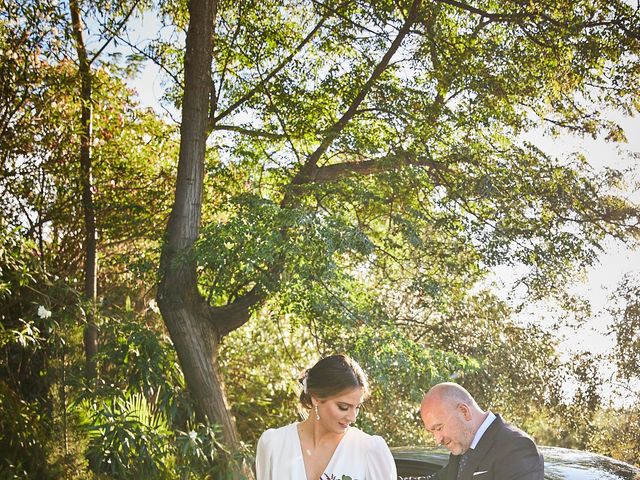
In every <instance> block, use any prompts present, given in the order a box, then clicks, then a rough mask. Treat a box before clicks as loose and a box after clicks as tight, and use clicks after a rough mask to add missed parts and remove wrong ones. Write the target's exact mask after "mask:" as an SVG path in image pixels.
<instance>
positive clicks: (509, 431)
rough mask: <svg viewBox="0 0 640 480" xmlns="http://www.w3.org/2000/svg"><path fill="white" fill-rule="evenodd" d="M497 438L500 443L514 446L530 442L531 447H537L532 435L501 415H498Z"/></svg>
mask: <svg viewBox="0 0 640 480" xmlns="http://www.w3.org/2000/svg"><path fill="white" fill-rule="evenodd" d="M496 420H498V421H497V422H496V423H497V425H496V426H497V427H498V431H497V439H498V441H499V442H500V443H507V444H510V445H512V446H514V447H515V446H523V445H526V444H529V445H530V447H532V448H535V449H537V446H536V443H535V441H534V440H533V438H531V436H530V435H529V434H528V433H527V432H525V431H524V430H522V429H521V428H518V427H517V426H515V425H513V424H512V423H508V422H505V421H504V420H503V419H502V418H501V417H500V416H497V418H496Z"/></svg>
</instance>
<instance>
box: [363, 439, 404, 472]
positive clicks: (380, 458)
mask: <svg viewBox="0 0 640 480" xmlns="http://www.w3.org/2000/svg"><path fill="white" fill-rule="evenodd" d="M367 457H368V458H367V478H366V480H397V478H398V473H397V471H396V464H395V462H394V461H393V457H392V456H391V451H390V450H389V447H388V446H387V442H385V441H384V439H383V438H382V437H380V436H378V435H374V436H372V437H371V445H370V447H369V451H368V455H367Z"/></svg>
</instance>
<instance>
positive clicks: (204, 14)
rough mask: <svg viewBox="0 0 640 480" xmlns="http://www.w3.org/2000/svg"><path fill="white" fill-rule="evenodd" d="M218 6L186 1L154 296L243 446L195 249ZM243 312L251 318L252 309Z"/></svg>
mask: <svg viewBox="0 0 640 480" xmlns="http://www.w3.org/2000/svg"><path fill="white" fill-rule="evenodd" d="M216 9H217V1H216V0H190V1H189V28H188V31H187V39H186V40H187V41H186V53H185V69H184V85H185V87H184V96H183V104H182V124H181V127H180V156H179V160H178V176H177V180H176V192H175V202H174V205H173V209H172V211H171V215H170V217H169V222H168V224H167V230H166V237H165V245H164V248H163V251H162V257H161V259H160V283H159V286H158V295H157V300H158V306H159V307H160V311H161V312H162V317H163V319H164V322H165V324H166V326H167V329H168V330H169V334H170V335H171V339H172V340H173V343H174V346H175V349H176V352H177V354H178V358H179V360H180V365H181V367H182V371H183V373H184V376H185V380H186V383H187V388H188V389H189V392H190V394H191V396H192V398H193V400H194V402H195V404H196V412H197V414H198V416H199V417H200V418H201V419H205V418H206V419H208V420H209V421H212V422H215V423H218V424H219V425H220V426H221V427H222V432H223V437H224V441H225V443H226V444H227V445H228V446H229V447H231V448H232V449H234V448H236V447H238V446H239V443H240V442H239V436H238V432H237V429H236V426H235V421H234V419H233V417H232V415H231V412H230V410H229V407H228V405H227V402H226V397H225V393H224V388H223V383H222V379H221V376H220V373H219V371H218V362H217V358H218V342H219V339H220V337H221V335H222V333H223V332H221V330H220V329H219V328H217V326H216V324H215V323H214V320H213V317H212V312H213V310H212V309H211V308H210V307H209V305H208V304H207V302H206V300H205V299H204V298H203V297H202V295H201V294H200V292H199V291H198V286H197V274H196V264H195V260H194V259H193V258H192V256H191V249H192V247H193V245H194V243H195V242H196V240H197V238H198V235H199V231H200V217H201V211H202V189H203V181H204V160H205V151H206V139H207V128H208V117H209V106H210V102H209V99H210V94H211V85H212V84H211V81H212V79H211V62H212V55H213V26H214V20H215V15H216ZM246 315H247V317H246V318H247V319H248V312H247V313H246ZM236 474H237V475H240V473H239V472H236ZM243 474H244V475H245V476H248V475H250V472H248V471H244V472H243Z"/></svg>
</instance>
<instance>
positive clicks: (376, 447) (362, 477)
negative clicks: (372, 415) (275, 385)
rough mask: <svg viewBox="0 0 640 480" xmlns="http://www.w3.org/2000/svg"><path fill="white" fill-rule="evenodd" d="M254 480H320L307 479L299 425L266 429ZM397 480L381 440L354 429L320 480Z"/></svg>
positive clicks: (340, 445)
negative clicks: (255, 479) (347, 479)
mask: <svg viewBox="0 0 640 480" xmlns="http://www.w3.org/2000/svg"><path fill="white" fill-rule="evenodd" d="M256 474H257V480H319V479H317V478H313V479H311V478H309V479H307V478H306V473H305V469H304V460H303V458H302V447H301V446H300V437H299V436H298V424H297V423H292V424H291V425H287V426H285V427H281V428H276V429H273V428H272V429H269V430H267V431H266V432H264V433H263V434H262V436H261V437H260V440H258V451H257V453H256ZM343 475H346V476H348V477H351V479H352V480H397V478H398V475H397V473H396V466H395V463H394V462H393V457H392V456H391V452H390V451H389V447H387V443H386V442H385V441H384V439H383V438H382V437H379V436H377V435H369V434H366V433H364V432H363V431H361V430H359V429H357V428H356V427H349V429H348V430H347V431H346V433H345V434H344V437H342V440H340V443H339V444H338V447H337V448H336V450H335V452H334V453H333V456H332V457H331V460H330V461H329V464H328V465H327V468H326V469H325V471H324V474H323V475H322V480H325V479H327V478H329V479H336V480H341V479H342V477H343Z"/></svg>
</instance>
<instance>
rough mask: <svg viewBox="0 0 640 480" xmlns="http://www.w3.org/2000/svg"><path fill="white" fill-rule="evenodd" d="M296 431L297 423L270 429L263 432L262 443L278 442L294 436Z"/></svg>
mask: <svg viewBox="0 0 640 480" xmlns="http://www.w3.org/2000/svg"><path fill="white" fill-rule="evenodd" d="M296 429H297V424H296V423H291V424H289V425H285V426H284V427H278V428H269V429H268V430H265V431H264V432H262V435H260V441H261V442H270V441H276V442H277V441H279V440H282V439H283V438H285V437H287V436H290V435H292V434H293V433H297V432H296Z"/></svg>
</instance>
